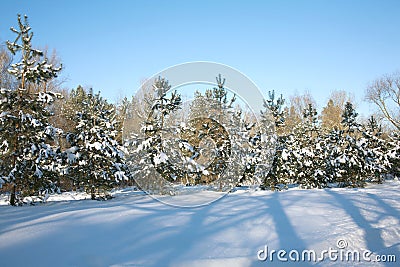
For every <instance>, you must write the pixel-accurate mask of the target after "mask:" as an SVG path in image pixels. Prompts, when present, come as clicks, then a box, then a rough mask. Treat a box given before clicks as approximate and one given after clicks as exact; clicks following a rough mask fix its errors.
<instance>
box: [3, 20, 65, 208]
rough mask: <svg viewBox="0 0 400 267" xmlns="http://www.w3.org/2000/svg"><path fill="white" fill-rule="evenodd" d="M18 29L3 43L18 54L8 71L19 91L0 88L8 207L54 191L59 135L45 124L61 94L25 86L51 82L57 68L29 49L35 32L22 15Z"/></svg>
mask: <svg viewBox="0 0 400 267" xmlns="http://www.w3.org/2000/svg"><path fill="white" fill-rule="evenodd" d="M18 26H19V28H18V29H15V28H11V31H12V32H14V33H16V35H17V37H16V39H15V41H14V42H9V41H7V47H8V49H9V50H10V52H11V53H12V54H13V55H17V54H20V55H21V60H20V61H19V62H17V63H14V64H11V68H10V69H9V72H10V73H11V74H12V75H14V76H15V77H16V79H17V80H18V82H19V87H18V89H16V90H12V89H1V90H0V111H1V115H0V129H1V131H0V132H1V136H0V139H1V142H0V143H1V144H2V145H1V147H2V151H1V161H0V163H1V169H0V175H1V177H3V178H2V179H3V180H5V181H7V182H9V183H11V185H12V193H11V198H10V204H11V205H16V204H19V203H21V201H22V197H23V196H27V195H39V194H41V193H43V192H47V191H48V190H51V189H52V190H54V189H55V188H56V187H57V172H58V162H57V154H58V148H57V147H56V146H54V145H53V144H54V143H53V142H52V140H54V138H55V136H56V134H57V132H59V131H60V130H59V129H56V128H54V127H53V126H52V125H51V124H50V123H49V117H50V116H51V115H52V114H51V112H50V111H49V109H48V105H49V104H50V103H52V102H53V101H54V100H55V99H56V98H57V97H59V95H58V94H56V93H53V92H35V93H33V92H30V91H29V89H27V88H28V86H27V85H29V84H30V83H31V84H39V83H42V82H47V81H48V80H50V79H53V78H55V77H56V76H57V73H58V72H59V71H60V70H61V66H60V67H54V66H52V65H51V64H48V63H47V59H46V58H45V59H43V60H41V58H42V56H43V53H42V52H41V51H39V50H36V49H33V48H32V44H31V41H32V37H33V33H32V32H31V27H30V26H29V24H28V20H27V17H26V16H25V17H24V21H22V19H21V16H20V15H18Z"/></svg>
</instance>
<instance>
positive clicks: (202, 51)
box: [0, 0, 400, 113]
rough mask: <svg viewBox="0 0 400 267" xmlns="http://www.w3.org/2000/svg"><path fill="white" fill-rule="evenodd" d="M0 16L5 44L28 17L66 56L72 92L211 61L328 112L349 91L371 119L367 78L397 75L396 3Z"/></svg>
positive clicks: (175, 5) (359, 0) (114, 91)
mask: <svg viewBox="0 0 400 267" xmlns="http://www.w3.org/2000/svg"><path fill="white" fill-rule="evenodd" d="M1 10H2V11H1V16H0V42H1V43H4V42H5V41H6V40H9V39H13V38H14V36H13V34H12V33H11V32H10V31H9V30H8V29H9V27H10V26H16V14H17V13H21V14H27V15H28V16H29V19H30V24H31V26H32V28H33V31H34V33H35V37H34V40H33V42H34V45H36V46H39V47H44V46H48V47H49V48H50V49H53V48H55V49H56V50H57V53H58V55H59V56H60V57H61V59H62V61H63V64H64V66H65V69H64V71H63V77H65V78H67V82H66V84H65V86H67V87H69V88H75V87H76V86H77V85H79V84H81V85H83V86H90V87H93V89H94V90H95V91H101V92H102V94H103V95H104V96H105V97H107V98H108V99H110V100H111V101H115V100H117V99H118V97H120V96H123V95H133V94H134V92H135V91H136V89H137V88H138V87H139V85H140V82H141V81H142V80H143V79H145V78H147V77H150V76H152V75H153V74H155V73H157V72H159V71H161V70H163V69H165V68H167V67H169V66H172V65H176V64H179V63H184V62H189V61H213V62H219V63H223V64H227V65H229V66H231V67H233V68H236V69H238V70H240V71H241V72H243V73H244V74H246V75H247V76H248V77H250V78H251V79H252V80H253V81H254V82H255V83H256V84H257V85H258V86H259V87H260V88H261V89H262V90H263V92H264V94H266V93H267V92H268V90H272V89H275V90H276V91H277V92H280V93H283V94H284V96H286V97H289V96H290V95H293V94H295V93H298V94H301V93H303V92H304V91H309V92H310V93H311V94H312V95H313V97H314V98H315V99H316V101H317V103H318V106H319V108H321V107H322V106H324V105H325V103H326V102H327V100H328V96H329V94H330V92H331V91H332V90H335V89H338V90H345V91H348V92H350V93H352V94H354V96H355V99H356V101H357V102H358V103H357V104H358V106H359V109H360V113H368V112H370V106H369V105H368V104H366V103H362V100H363V97H364V89H365V87H366V85H367V84H368V82H370V81H371V80H373V79H375V78H377V77H379V76H381V75H383V74H386V73H391V72H394V71H397V70H400V34H399V33H400V16H399V14H400V1H396V0H393V1H389V0H375V1H369V0H352V1H350V0H343V1H341V0H337V1H334V0H330V1H327V0H318V1H317V0H314V1H312V0H309V1H306V0H304V1H285V0H281V1H234V0H233V1H232V0H231V1H207V0H202V1H151V0H150V1H129V0H126V1H120V0H113V1H110V0H109V1H101V0H97V1H83V0H78V1H75V0H69V1H54V0H47V1H44V0H35V1H21V0H13V1H11V0H3V1H2V2H1ZM216 75H217V74H216Z"/></svg>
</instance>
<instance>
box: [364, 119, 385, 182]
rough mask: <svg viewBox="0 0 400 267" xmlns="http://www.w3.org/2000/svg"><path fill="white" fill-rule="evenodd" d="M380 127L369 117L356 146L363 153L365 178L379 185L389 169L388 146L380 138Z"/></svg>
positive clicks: (381, 137)
mask: <svg viewBox="0 0 400 267" xmlns="http://www.w3.org/2000/svg"><path fill="white" fill-rule="evenodd" d="M382 134H383V133H382V127H381V126H380V125H378V123H377V121H376V119H375V117H374V116H371V117H370V118H369V119H368V121H367V124H366V125H365V126H364V127H363V131H362V137H361V138H360V139H359V140H358V142H357V146H358V147H359V149H360V150H362V151H363V154H364V160H365V166H364V169H365V173H366V176H367V177H366V178H368V179H369V180H370V181H372V182H378V183H381V182H382V181H383V179H384V177H385V176H386V174H387V173H388V172H389V169H390V153H388V152H389V144H388V142H387V140H385V139H384V138H383V136H382Z"/></svg>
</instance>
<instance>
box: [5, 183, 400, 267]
mask: <svg viewBox="0 0 400 267" xmlns="http://www.w3.org/2000/svg"><path fill="white" fill-rule="evenodd" d="M210 193H211V194H217V193H212V192H205V193H204V196H205V198H206V199H208V198H209V197H210V196H209V194H210ZM115 196H116V197H115V198H114V199H112V200H109V201H91V200H73V199H82V198H84V196H82V195H73V194H71V193H70V194H69V195H68V194H64V196H58V197H57V198H56V197H55V196H52V197H50V198H49V200H53V201H50V202H48V203H45V204H39V205H36V206H24V207H10V206H1V207H0V265H1V266H280V265H286V264H292V265H295V266H312V265H316V266H398V265H399V262H400V222H399V221H400V202H399V199H400V182H399V181H389V182H387V183H385V184H383V185H370V186H368V187H367V188H365V189H323V190H298V189H291V190H288V191H283V192H270V191H254V190H238V191H236V192H234V193H230V194H228V195H226V196H224V197H222V198H220V199H219V200H217V201H215V202H213V203H211V204H209V205H204V206H201V207H196V208H178V207H174V206H171V205H165V204H163V203H162V202H160V201H157V200H155V199H153V198H152V197H150V196H147V195H144V194H143V193H141V192H137V191H136V192H133V191H127V190H125V191H121V192H117V193H116V194H115ZM200 196H201V195H200ZM180 197H185V198H187V199H186V200H185V201H186V203H187V202H190V199H191V197H192V196H191V195H186V196H180ZM52 198H53V199H52ZM198 198H199V195H198V194H197V195H196V198H194V201H198ZM338 242H339V244H338ZM338 245H339V246H341V247H342V248H343V249H340V248H339V247H338ZM266 248H267V249H268V253H267V254H266V253H265V249H266ZM272 250H276V251H278V250H282V251H286V254H284V252H281V254H280V256H281V258H282V260H284V259H287V260H288V261H287V262H283V261H280V260H279V259H278V254H277V253H272V254H271V252H272ZM324 250H327V251H328V252H326V253H325V252H324ZM296 251H297V252H298V255H299V258H298V259H299V262H295V260H297V258H296V256H297V254H296ZM311 251H315V253H316V261H314V260H313V258H312V257H311V261H309V260H307V257H308V256H307V255H312V252H311ZM329 251H330V252H329ZM335 251H337V253H334V252H335ZM368 251H371V252H372V255H369V254H368ZM349 252H350V253H354V254H352V255H360V256H361V259H360V262H358V261H357V258H356V256H354V259H356V261H352V260H353V258H352V256H351V255H350V256H348V257H347V258H349V260H350V262H347V261H346V257H345V256H344V255H345V254H346V253H347V255H349V254H348V253H349ZM329 253H331V254H330V255H329ZM357 253H358V254H357ZM363 253H364V254H365V253H366V254H367V255H364V256H366V257H365V259H364V258H363V257H364V256H363ZM302 254H304V257H302ZM266 255H268V258H267V259H266V260H265V261H261V260H259V259H258V258H261V259H262V258H263V257H264V258H265V256H266ZM271 255H272V259H271ZM321 255H322V256H323V258H324V260H323V261H319V259H320V258H322V257H321ZM335 255H336V257H337V259H336V260H335ZM377 255H380V256H384V257H381V258H385V257H386V260H387V261H388V260H390V261H393V260H394V258H393V256H392V255H394V256H395V257H396V260H397V263H393V262H392V263H389V262H374V261H373V260H375V259H377V258H376V256H377ZM330 256H331V257H330ZM303 258H305V260H304V261H303V260H302V259H303ZM368 259H371V260H372V261H370V262H366V261H365V260H368Z"/></svg>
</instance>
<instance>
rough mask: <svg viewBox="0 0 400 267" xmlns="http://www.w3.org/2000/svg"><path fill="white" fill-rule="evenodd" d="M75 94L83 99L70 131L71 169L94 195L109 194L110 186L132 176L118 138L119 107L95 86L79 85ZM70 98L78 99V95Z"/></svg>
mask: <svg viewBox="0 0 400 267" xmlns="http://www.w3.org/2000/svg"><path fill="white" fill-rule="evenodd" d="M73 95H75V97H77V98H78V99H79V100H82V102H81V103H80V104H79V105H77V106H76V110H75V119H76V121H77V125H76V127H75V131H74V132H72V133H69V134H68V135H67V139H68V142H69V143H70V145H71V147H70V148H69V149H67V150H66V151H65V153H64V155H65V159H66V161H67V163H68V169H67V172H68V174H69V175H72V176H73V177H74V178H73V179H74V180H75V184H76V185H78V186H79V187H81V188H84V189H86V190H87V191H89V192H90V194H91V198H92V199H96V198H97V195H98V194H97V193H99V194H103V197H104V194H105V196H106V197H107V191H108V190H109V189H111V188H112V187H113V186H114V185H115V184H116V183H118V182H120V181H121V180H127V179H128V178H129V177H128V176H127V173H128V170H127V167H126V166H125V163H124V154H123V152H122V150H121V146H120V144H119V143H118V142H117V140H116V138H117V135H118V132H119V129H118V121H117V118H116V116H117V114H116V111H115V107H114V106H113V105H112V104H109V103H107V101H106V100H105V99H103V98H102V97H101V96H100V93H97V94H93V92H92V90H90V91H89V93H86V92H84V91H82V89H81V88H80V87H79V88H78V90H77V91H76V92H74V94H73ZM69 101H71V102H72V103H75V104H77V103H78V102H77V99H75V98H74V96H72V97H71V98H70V99H69Z"/></svg>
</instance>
